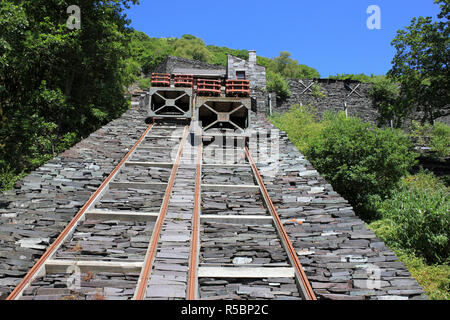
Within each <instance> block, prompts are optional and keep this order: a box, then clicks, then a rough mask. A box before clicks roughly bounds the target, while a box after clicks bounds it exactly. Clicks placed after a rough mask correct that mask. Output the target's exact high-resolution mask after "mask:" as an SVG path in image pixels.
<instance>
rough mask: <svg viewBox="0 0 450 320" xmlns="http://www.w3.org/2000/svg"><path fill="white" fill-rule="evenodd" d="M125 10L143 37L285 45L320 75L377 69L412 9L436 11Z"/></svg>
mask: <svg viewBox="0 0 450 320" xmlns="http://www.w3.org/2000/svg"><path fill="white" fill-rule="evenodd" d="M140 2H141V4H140V5H139V6H133V7H132V8H131V9H130V10H128V11H127V16H128V18H129V19H131V20H132V23H131V27H133V28H134V29H136V30H139V31H143V32H145V33H147V34H148V35H149V36H151V37H177V38H179V37H181V36H182V35H183V34H192V35H195V36H197V37H200V38H202V39H203V40H204V41H205V43H206V44H207V45H210V44H212V45H217V46H226V47H229V48H233V49H255V50H256V51H257V54H258V55H260V56H265V57H270V58H272V57H275V56H278V55H279V53H280V51H289V52H291V54H292V58H294V59H296V60H298V61H299V63H302V64H306V65H308V66H311V67H314V68H316V69H317V70H318V71H319V72H320V74H321V76H322V77H327V76H329V75H335V74H336V73H355V74H358V73H365V74H371V73H373V74H385V73H386V72H387V71H388V70H389V69H390V67H391V61H392V58H393V56H394V53H395V50H394V48H393V47H391V45H390V43H391V41H392V39H393V38H394V37H395V35H396V32H397V30H399V29H403V28H405V27H406V26H408V25H409V23H410V21H411V19H412V18H413V17H416V16H432V17H433V18H435V17H436V15H437V14H438V13H439V6H438V5H436V4H434V2H433V0H258V1H256V0H223V1H214V0H192V1H186V0H169V1H161V0H158V1H155V0H141V1H140ZM370 5H377V6H379V7H380V9H381V30H369V29H368V28H367V24H366V21H367V19H368V18H369V16H370V14H368V13H367V12H366V11H367V8H368V7H369V6H370Z"/></svg>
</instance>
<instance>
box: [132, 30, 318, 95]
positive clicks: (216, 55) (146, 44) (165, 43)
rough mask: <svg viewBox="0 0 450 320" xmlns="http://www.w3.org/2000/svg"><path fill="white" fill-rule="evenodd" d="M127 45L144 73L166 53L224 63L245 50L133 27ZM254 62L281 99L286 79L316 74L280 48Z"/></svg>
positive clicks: (244, 54)
mask: <svg viewBox="0 0 450 320" xmlns="http://www.w3.org/2000/svg"><path fill="white" fill-rule="evenodd" d="M131 47H132V55H133V59H134V61H136V62H137V63H138V64H139V65H140V67H141V70H142V72H143V73H144V74H148V73H149V72H151V71H152V70H153V69H154V68H155V67H156V66H158V65H159V64H160V63H161V62H162V61H163V60H164V59H165V58H167V56H169V55H173V56H177V57H183V58H188V59H193V60H199V61H202V62H207V63H211V64H217V65H222V66H226V65H227V61H228V59H227V55H228V54H231V55H234V56H236V57H239V58H241V59H248V50H236V49H230V48H227V47H218V46H214V45H208V46H207V45H206V44H205V42H204V41H203V40H202V39H200V38H197V37H195V36H193V35H188V34H186V35H183V36H182V37H181V38H180V39H176V38H150V37H149V36H147V35H146V34H145V33H143V32H139V31H134V33H133V35H132V43H131ZM257 63H258V64H260V65H262V66H264V67H266V69H267V85H268V90H269V91H272V92H275V93H276V94H277V96H278V97H279V98H281V99H284V98H286V97H288V96H289V94H290V92H289V86H288V84H287V81H286V79H288V78H297V79H300V78H320V74H319V73H318V72H317V70H316V69H314V68H311V67H308V66H306V65H303V64H299V63H298V61H297V60H294V59H292V58H291V54H290V53H289V52H286V51H283V52H281V53H280V56H278V57H275V58H273V59H271V58H266V57H260V56H258V57H257Z"/></svg>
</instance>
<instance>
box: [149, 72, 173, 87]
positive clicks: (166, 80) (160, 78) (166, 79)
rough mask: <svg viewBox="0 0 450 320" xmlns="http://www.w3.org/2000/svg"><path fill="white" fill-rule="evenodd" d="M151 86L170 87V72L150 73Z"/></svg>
mask: <svg viewBox="0 0 450 320" xmlns="http://www.w3.org/2000/svg"><path fill="white" fill-rule="evenodd" d="M152 86H153V87H170V74H168V73H152Z"/></svg>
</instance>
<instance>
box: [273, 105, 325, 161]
mask: <svg viewBox="0 0 450 320" xmlns="http://www.w3.org/2000/svg"><path fill="white" fill-rule="evenodd" d="M270 120H271V121H272V123H273V124H274V125H275V126H277V127H278V128H279V129H280V130H282V131H286V132H287V133H288V135H289V140H290V141H291V142H292V143H293V144H294V145H295V146H296V147H297V149H298V150H299V151H300V152H303V153H304V152H305V151H306V150H307V148H308V147H309V143H310V141H311V140H312V139H313V138H314V137H316V136H317V135H318V134H319V133H320V131H321V130H322V129H323V127H324V124H323V123H320V122H318V121H317V116H316V114H315V113H314V110H313V109H312V108H310V107H309V106H300V105H298V104H295V105H293V106H292V107H291V109H290V110H289V112H286V113H283V114H274V115H273V116H272V117H271V118H270Z"/></svg>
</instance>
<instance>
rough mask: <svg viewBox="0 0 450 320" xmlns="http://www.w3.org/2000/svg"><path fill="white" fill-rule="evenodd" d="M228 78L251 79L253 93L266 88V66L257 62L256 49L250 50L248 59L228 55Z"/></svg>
mask: <svg viewBox="0 0 450 320" xmlns="http://www.w3.org/2000/svg"><path fill="white" fill-rule="evenodd" d="M227 79H231V80H240V79H246V80H250V89H251V91H252V93H254V92H256V91H264V90H265V89H266V68H265V67H263V66H260V65H258V64H257V63H256V51H255V50H250V51H249V52H248V60H245V59H241V58H238V57H235V56H232V55H230V54H229V55H228V66H227Z"/></svg>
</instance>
